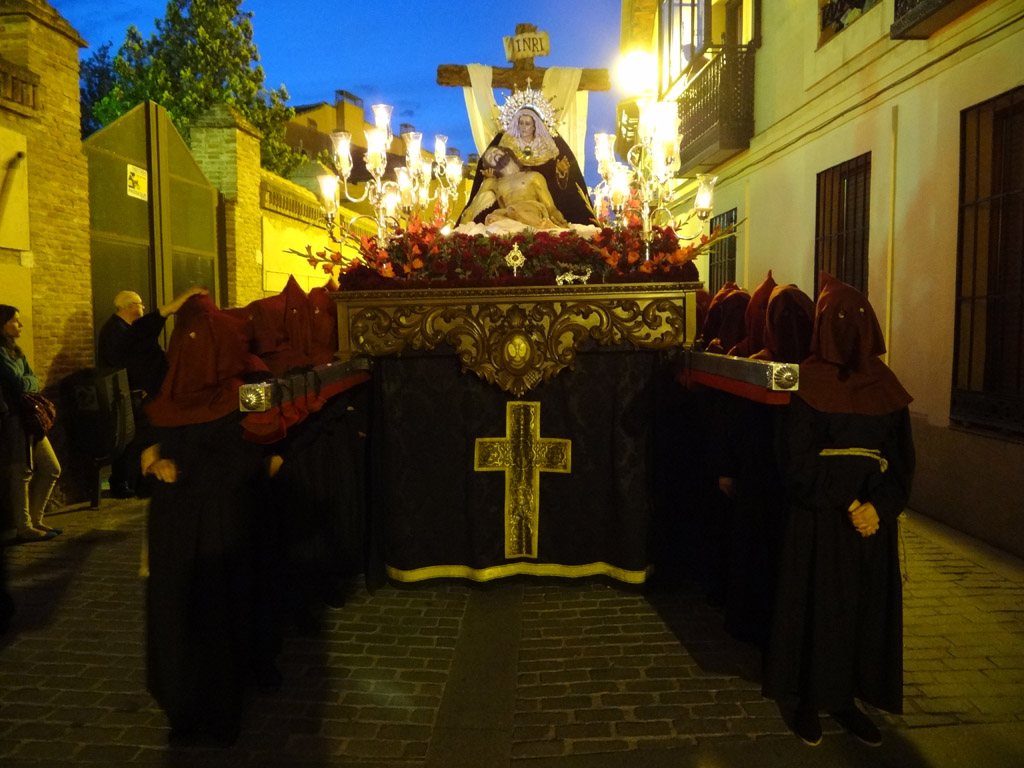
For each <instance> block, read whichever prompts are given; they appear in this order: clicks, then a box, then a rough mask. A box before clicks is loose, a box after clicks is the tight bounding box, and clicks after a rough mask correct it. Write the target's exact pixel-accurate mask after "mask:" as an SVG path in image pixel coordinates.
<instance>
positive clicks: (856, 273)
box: [813, 152, 871, 296]
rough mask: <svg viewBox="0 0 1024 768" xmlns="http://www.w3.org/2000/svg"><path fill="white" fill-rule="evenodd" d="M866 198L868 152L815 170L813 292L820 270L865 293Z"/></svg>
mask: <svg viewBox="0 0 1024 768" xmlns="http://www.w3.org/2000/svg"><path fill="white" fill-rule="evenodd" d="M870 199H871V153H870V152H868V153H867V154H864V155H861V156H860V157H855V158H853V159H852V160H847V161H846V162H845V163H840V164H839V165H836V166H833V167H831V168H829V169H828V170H826V171H822V172H821V173H819V174H818V201H817V215H816V222H815V227H814V294H813V295H815V296H817V294H818V273H819V272H820V271H821V270H825V271H826V272H828V273H829V274H830V275H832V276H834V277H838V278H839V279H840V280H842V281H843V282H844V283H849V284H850V285H852V286H853V287H854V288H856V289H857V290H858V291H860V292H861V293H863V294H864V295H865V296H866V295H867V292H868V209H869V207H870V205H869V204H870Z"/></svg>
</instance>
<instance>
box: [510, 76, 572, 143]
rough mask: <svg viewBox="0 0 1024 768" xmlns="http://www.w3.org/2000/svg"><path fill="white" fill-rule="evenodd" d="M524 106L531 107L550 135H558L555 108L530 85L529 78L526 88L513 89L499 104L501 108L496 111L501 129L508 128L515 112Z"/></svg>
mask: <svg viewBox="0 0 1024 768" xmlns="http://www.w3.org/2000/svg"><path fill="white" fill-rule="evenodd" d="M524 107H526V108H527V109H532V110H533V111H534V112H536V113H537V115H538V116H539V117H540V119H541V120H542V121H544V125H545V126H546V127H547V129H548V131H549V132H550V133H551V135H552V136H557V135H558V131H557V130H556V128H555V127H556V125H557V124H558V116H557V114H556V110H555V108H554V107H552V106H551V102H550V101H548V100H547V99H546V98H544V94H543V93H541V92H540V91H538V90H536V89H535V88H531V87H530V79H527V81H526V90H523V91H518V90H513V91H512V93H511V95H509V97H508V98H507V99H505V103H504V104H503V105H502V106H501V110H500V111H499V113H498V122H499V123H501V128H502V130H504V131H507V130H508V127H509V126H510V125H511V124H512V118H513V116H514V115H515V113H516V112H518V111H519V110H520V109H523V108H524Z"/></svg>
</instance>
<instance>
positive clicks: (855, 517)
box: [848, 499, 880, 537]
mask: <svg viewBox="0 0 1024 768" xmlns="http://www.w3.org/2000/svg"><path fill="white" fill-rule="evenodd" d="M848 515H849V517H850V522H851V523H852V524H853V527H854V528H856V529H857V533H859V534H860V535H861V536H865V537H867V536H872V535H874V534H876V533H878V525H879V522H880V521H879V518H878V511H877V510H876V509H875V505H874V504H872V503H871V502H870V501H866V502H864V503H863V504H862V503H861V502H860V501H858V500H856V499H854V501H853V503H852V504H850V509H849V511H848Z"/></svg>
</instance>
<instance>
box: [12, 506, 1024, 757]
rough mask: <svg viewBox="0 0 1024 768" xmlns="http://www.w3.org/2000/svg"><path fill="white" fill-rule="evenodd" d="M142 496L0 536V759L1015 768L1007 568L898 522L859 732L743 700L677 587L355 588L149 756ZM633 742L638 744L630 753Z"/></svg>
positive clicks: (750, 667)
mask: <svg viewBox="0 0 1024 768" xmlns="http://www.w3.org/2000/svg"><path fill="white" fill-rule="evenodd" d="M144 520H145V504H144V502H142V501H138V500H129V501H115V500H104V502H103V506H102V508H101V509H100V510H89V509H75V510H68V511H64V512H62V513H54V514H51V515H50V517H49V518H48V521H50V522H51V523H52V524H54V525H59V526H61V527H63V528H64V530H65V533H64V535H62V536H60V537H59V538H58V539H57V540H55V541H53V542H49V543H39V544H30V545H20V546H12V547H10V548H9V549H8V559H9V570H10V574H9V576H10V580H11V582H12V591H13V593H14V597H15V600H16V602H17V605H18V614H17V616H16V617H15V624H14V627H13V629H12V631H11V632H10V633H9V634H8V635H7V636H6V637H5V638H4V640H3V646H2V651H0V655H2V665H0V670H2V671H0V764H2V765H4V766H55V767H56V766H64V765H96V766H114V765H131V766H186V765H187V766H193V765H196V766H205V765H247V766H268V767H269V766H282V765H303V766H333V765H338V766H361V765H366V766H408V768H412V767H413V766H421V765H422V766H428V767H429V768H441V767H442V766H443V767H444V768H451V767H453V766H466V767H467V768H491V767H492V766H520V767H521V768H548V767H549V766H551V767H554V766H587V767H589V766H594V767H595V768H601V767H604V766H608V767H609V768H611V767H613V766H616V767H617V766H627V765H628V766H634V765H644V766H655V768H657V767H658V766H669V765H671V766H688V765H694V766H696V765H716V766H718V765H758V766H775V765H778V766H783V765H785V766H795V765H822V766H845V765H851V766H859V765H866V766H874V765H878V766H882V765H893V766H901V767H904V766H911V768H913V767H914V766H921V767H922V768H923V767H925V766H954V765H957V766H959V765H964V766H968V765H970V766H986V767H988V766H992V767H997V766H1010V765H1015V766H1018V765H1021V764H1024V567H1022V565H1021V563H1020V562H1019V561H1017V560H1014V559H1012V558H1009V557H1007V556H1001V555H1000V554H999V553H997V552H994V551H992V550H990V549H988V548H986V547H984V546H981V545H975V544H972V543H970V542H967V543H965V542H964V541H963V540H962V539H960V538H959V537H952V536H950V535H949V532H948V531H946V530H944V529H941V528H940V527H938V526H936V525H935V524H934V523H930V522H928V521H925V520H923V519H921V518H917V517H915V516H914V515H910V516H909V519H908V521H907V522H906V524H905V525H904V542H905V553H906V559H905V572H906V576H907V582H906V585H905V606H904V613H905V643H906V649H905V654H904V655H905V667H906V672H905V698H904V706H905V712H904V714H903V715H902V716H889V715H883V714H881V713H873V716H874V718H875V720H876V722H878V723H879V724H880V725H881V726H882V727H883V732H884V733H885V734H886V738H885V742H884V743H883V745H882V747H880V748H877V749H870V748H868V747H865V746H863V745H861V744H860V743H859V742H857V741H856V740H854V739H853V738H852V737H851V736H849V735H847V734H845V733H843V732H842V731H840V729H839V728H838V726H836V725H835V724H834V723H833V722H832V721H831V720H829V719H827V718H823V721H822V722H823V726H824V728H825V739H824V740H823V742H822V744H821V746H819V747H817V748H811V747H807V746H806V745H804V744H803V743H802V742H800V741H799V740H798V739H797V738H796V737H795V736H793V735H792V734H791V733H790V731H789V729H788V727H787V725H786V722H785V720H784V718H783V717H782V716H781V715H780V712H779V708H778V707H777V706H776V704H775V703H774V702H772V701H769V700H766V699H764V698H762V697H761V694H760V684H759V681H758V669H759V659H758V655H757V653H756V651H754V650H753V649H752V648H751V647H749V646H747V645H744V644H742V643H739V642H737V641H736V640H734V639H732V638H731V637H730V636H729V635H728V634H726V633H725V632H724V630H723V629H722V617H721V613H720V611H719V610H718V609H716V608H713V607H710V606H708V605H707V604H706V603H705V602H704V600H703V599H702V598H701V597H700V596H699V595H698V594H697V593H696V592H695V591H694V592H687V591H681V592H678V593H670V594H652V595H644V594H642V593H640V592H635V591H624V590H619V589H616V588H614V587H611V586H608V585H605V584H602V583H596V582H592V581H586V582H573V581H559V582H554V581H552V582H536V581H528V582H516V583H494V584H490V585H486V586H479V585H475V586H470V585H468V584H433V585H425V586H419V587H416V588H408V587H405V588H398V587H386V588H384V589H381V590H378V591H377V592H376V593H374V594H370V593H368V592H367V591H366V590H365V589H361V590H358V591H357V592H356V593H355V594H354V595H352V596H351V598H350V599H349V601H348V604H347V605H346V606H345V607H344V608H343V609H341V610H339V611H334V612H330V613H328V614H326V615H325V616H324V619H323V622H322V626H321V630H320V631H319V632H318V633H314V634H305V635H299V634H292V635H290V636H289V637H288V639H287V641H286V645H285V649H284V653H283V655H282V657H281V660H280V662H281V663H280V666H281V670H282V672H283V673H284V676H285V684H284V688H283V689H282V690H281V691H280V692H278V693H276V694H273V695H266V696H259V697H255V698H254V699H253V701H252V702H251V703H250V706H249V708H248V710H247V715H246V719H245V723H244V727H243V733H242V736H241V738H240V739H239V741H238V743H237V744H236V745H235V746H234V747H232V748H230V749H227V750H212V749H209V750H202V749H189V750H183V749H168V748H167V747H166V740H167V726H166V721H165V719H164V717H163V714H162V713H161V711H160V710H159V709H157V708H156V707H155V705H154V703H153V701H152V699H151V698H150V697H149V695H148V694H147V693H146V690H145V684H144V666H145V659H144V646H143V599H142V598H143V581H142V579H141V577H140V576H139V563H140V549H141V542H142V532H143V527H144ZM640 752H642V753H643V754H642V755H639V754H638V753H640Z"/></svg>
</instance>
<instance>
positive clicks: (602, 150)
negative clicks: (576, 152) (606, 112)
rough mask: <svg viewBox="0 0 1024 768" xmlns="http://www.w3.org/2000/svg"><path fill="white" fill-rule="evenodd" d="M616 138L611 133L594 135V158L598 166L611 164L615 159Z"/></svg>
mask: <svg viewBox="0 0 1024 768" xmlns="http://www.w3.org/2000/svg"><path fill="white" fill-rule="evenodd" d="M614 147H615V136H614V135H612V134H610V133H595V134H594V157H596V158H597V164H598V166H599V167H600V166H604V165H606V164H608V163H611V162H612V160H614V158H615V150H614Z"/></svg>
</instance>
